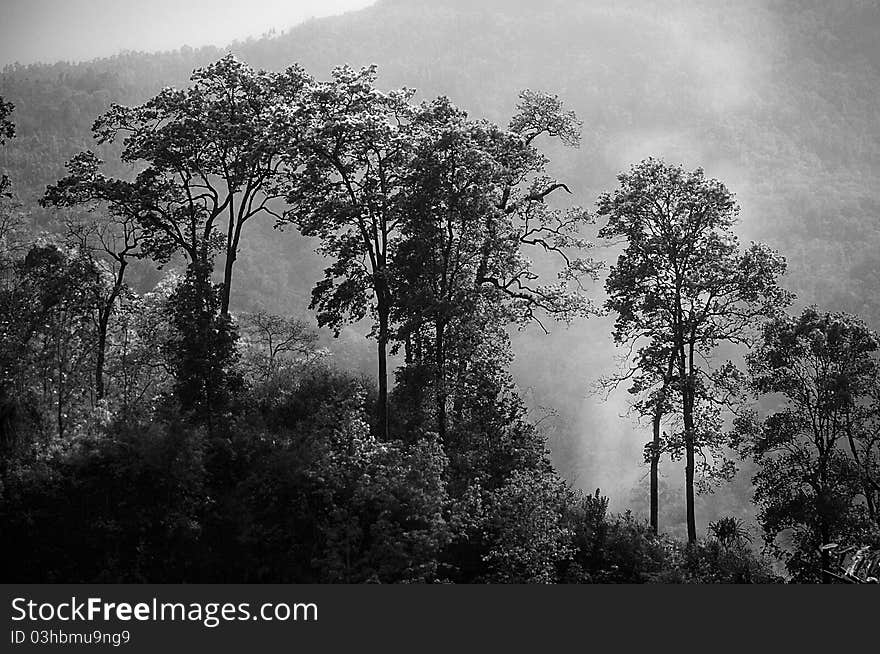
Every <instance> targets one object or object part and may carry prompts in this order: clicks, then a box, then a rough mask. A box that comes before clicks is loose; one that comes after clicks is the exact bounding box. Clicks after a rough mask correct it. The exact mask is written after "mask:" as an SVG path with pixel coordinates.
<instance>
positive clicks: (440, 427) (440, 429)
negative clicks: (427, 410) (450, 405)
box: [434, 320, 446, 446]
mask: <svg viewBox="0 0 880 654" xmlns="http://www.w3.org/2000/svg"><path fill="white" fill-rule="evenodd" d="M435 330H436V331H435V343H434V350H435V352H434V354H435V357H436V361H437V367H436V371H435V374H436V376H437V378H436V379H435V380H434V392H435V401H436V403H437V435H438V436H439V437H440V442H441V443H442V444H443V445H444V446H445V445H446V344H445V340H444V337H445V332H446V325H445V324H444V323H443V321H442V320H438V321H437V323H436V325H435Z"/></svg>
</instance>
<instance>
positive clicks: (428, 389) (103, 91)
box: [0, 0, 880, 583]
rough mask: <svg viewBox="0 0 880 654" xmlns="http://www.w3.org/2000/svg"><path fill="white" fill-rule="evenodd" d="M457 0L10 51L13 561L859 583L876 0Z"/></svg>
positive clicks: (9, 566)
mask: <svg viewBox="0 0 880 654" xmlns="http://www.w3.org/2000/svg"><path fill="white" fill-rule="evenodd" d="M472 4H473V3H465V2H458V1H456V0H444V1H442V2H421V1H420V0H409V1H403V0H397V1H392V0H385V1H384V2H379V3H378V4H377V5H375V6H373V7H371V8H369V9H366V10H363V11H360V12H357V13H353V14H350V15H346V16H342V17H338V18H332V19H322V20H320V21H312V22H309V23H307V24H305V25H302V26H300V27H297V28H295V29H292V30H290V31H289V32H286V33H284V34H281V35H280V36H276V35H272V36H266V37H263V38H260V39H253V40H249V41H247V42H244V43H236V44H233V46H231V47H230V48H229V51H231V52H233V53H234V54H226V52H225V51H223V50H219V49H216V48H202V49H199V50H192V49H189V48H184V49H182V50H180V51H176V52H171V53H163V54H149V55H148V54H139V53H127V54H122V55H119V56H117V57H113V58H109V59H102V60H96V61H92V62H87V63H80V64H71V63H57V64H51V65H42V64H41V65H33V66H17V65H16V66H8V67H7V68H6V69H5V70H4V72H3V73H2V75H0V97H2V102H0V127H2V128H0V141H2V143H0V169H2V173H3V178H2V183H0V184H2V186H0V191H2V198H0V203H2V205H0V274H2V287H0V314H2V318H0V332H2V351H0V375H2V376H0V521H2V525H3V530H2V535H0V538H2V540H3V547H4V550H5V551H6V552H8V553H10V555H9V556H7V557H5V559H4V564H3V572H4V575H5V578H6V579H7V580H18V581H153V582H158V581H166V582H189V581H256V582H310V581H320V582H371V581H372V582H526V583H537V582H544V583H552V582H562V583H566V582H568V583H582V582H775V581H785V580H791V581H797V582H818V581H824V582H828V581H832V580H834V579H843V578H846V574H844V573H843V565H842V564H843V561H844V558H843V557H844V555H846V554H847V553H848V552H856V551H858V552H859V553H858V554H857V555H856V556H855V557H854V558H853V557H852V556H850V557H848V558H847V559H846V560H847V561H849V565H850V566H851V567H850V570H851V571H853V573H854V574H856V575H857V576H859V577H860V578H865V577H866V576H869V575H873V576H875V577H876V576H877V570H876V569H874V570H873V571H872V570H871V566H873V567H874V568H876V566H877V565H878V563H877V558H876V556H873V558H872V555H871V554H870V549H869V548H870V547H871V546H877V545H878V544H880V517H878V514H877V503H878V502H880V353H878V350H880V336H878V333H877V332H876V331H875V330H874V329H875V327H876V326H877V324H878V321H880V304H878V294H877V291H876V281H877V280H878V279H880V276H878V266H880V260H878V259H877V254H876V252H877V245H878V241H880V228H878V211H880V200H878V199H877V197H876V192H875V191H874V186H875V180H876V178H877V174H878V173H880V143H878V136H880V125H878V124H877V120H878V117H877V114H876V111H875V110H874V107H875V106H876V101H877V100H878V97H877V92H878V91H877V89H880V85H878V82H880V56H877V54H878V53H877V47H878V46H877V43H876V39H875V38H874V34H875V29H874V28H875V27H876V26H877V25H878V23H880V9H878V8H877V6H876V5H875V4H874V3H870V2H856V1H851V2H844V3H835V4H834V5H831V6H827V5H825V4H823V3H819V2H815V3H814V2H786V1H784V0H779V1H777V2H757V1H753V2H746V3H739V4H738V5H737V6H736V7H733V8H727V9H725V10H724V11H723V12H722V11H719V10H718V9H717V5H715V4H714V3H710V2H701V1H699V0H697V1H693V2H679V1H675V0H664V1H663V2H659V3H651V4H650V5H646V4H645V3H639V2H632V3H629V2H622V3H621V2H616V3H610V2H605V1H600V0H596V1H595V2H585V3H571V2H552V1H551V2H542V3H534V2H527V1H525V0H522V1H518V2H516V3H510V2H508V3H504V6H505V11H504V12H499V11H496V9H497V7H496V5H500V4H501V3H494V2H485V3H481V4H479V5H478V6H472ZM511 6H515V11H511V10H510V7H511ZM374 63H376V64H378V66H376V65H372V64H374ZM410 87H415V88H416V89H417V90H413V89H411V88H410ZM733 191H736V196H735V195H734V193H733ZM646 440H647V443H645V441H646ZM597 486H598V487H599V490H594V489H596V487H597ZM582 489H590V490H589V492H587V491H585V490H582Z"/></svg>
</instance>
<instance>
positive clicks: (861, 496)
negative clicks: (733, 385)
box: [737, 307, 880, 582]
mask: <svg viewBox="0 0 880 654" xmlns="http://www.w3.org/2000/svg"><path fill="white" fill-rule="evenodd" d="M878 352H880V337H878V335H877V334H876V333H875V332H873V331H872V330H870V329H868V327H867V326H866V325H865V323H864V322H862V321H861V320H859V319H858V318H856V317H854V316H851V315H847V314H840V313H837V314H835V313H823V312H820V311H819V310H818V309H816V308H815V307H808V308H806V309H804V311H803V312H802V313H801V314H800V315H799V316H797V317H788V316H785V317H779V318H777V319H775V320H773V321H772V322H770V323H768V324H767V325H766V326H765V327H764V330H763V338H762V340H761V342H760V344H759V346H758V347H757V348H756V349H755V350H754V351H753V352H752V353H751V354H750V355H749V357H748V364H749V373H750V385H751V387H752V389H753V391H754V392H755V394H756V395H757V396H759V397H764V396H770V397H773V398H776V400H777V401H776V402H774V404H775V407H774V409H773V410H771V411H770V412H769V413H768V415H766V416H765V417H763V418H762V417H760V416H759V415H758V413H757V411H756V412H753V413H752V414H750V415H748V416H743V417H742V418H741V419H740V420H738V422H737V430H738V433H739V435H740V436H741V437H742V438H744V439H745V449H746V451H747V452H748V453H750V454H752V455H753V456H754V458H755V461H756V463H757V464H758V471H757V473H756V475H755V478H754V484H755V501H756V503H757V504H758V507H759V514H758V520H759V521H760V523H761V526H762V528H763V530H764V535H765V539H766V540H767V542H768V544H769V545H771V546H772V547H773V548H774V549H775V550H776V552H777V553H780V554H782V555H783V557H784V558H785V560H786V563H787V565H788V568H789V570H790V571H791V572H792V573H793V574H794V575H795V577H796V578H797V579H800V580H812V579H817V578H819V577H821V578H822V579H823V580H824V581H825V582H829V581H830V575H829V574H828V571H829V569H830V567H831V566H830V559H829V553H828V550H827V549H825V548H823V546H825V545H828V544H830V543H831V542H832V541H835V542H839V543H849V544H856V545H858V544H861V543H864V542H865V540H866V539H867V538H868V537H869V535H870V533H871V531H872V530H873V531H874V533H875V534H876V533H877V531H878V527H880V524H878V521H877V501H878V497H880V496H878V491H880V486H878V483H877V482H878V477H877V471H878V468H877V462H878V450H877V444H878V422H877V411H878V407H877V404H876V389H877V385H878V379H880V365H878V360H877V354H878ZM782 532H788V533H790V542H791V543H792V545H793V550H791V551H786V550H785V548H784V547H783V546H780V545H779V544H778V543H777V539H778V538H779V536H780V535H781V534H782Z"/></svg>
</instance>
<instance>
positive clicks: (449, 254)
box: [392, 91, 598, 442]
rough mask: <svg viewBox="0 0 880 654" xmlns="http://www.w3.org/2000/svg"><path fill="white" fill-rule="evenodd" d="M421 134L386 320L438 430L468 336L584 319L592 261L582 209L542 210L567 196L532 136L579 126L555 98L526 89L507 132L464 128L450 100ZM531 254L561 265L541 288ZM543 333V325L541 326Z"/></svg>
mask: <svg viewBox="0 0 880 654" xmlns="http://www.w3.org/2000/svg"><path fill="white" fill-rule="evenodd" d="M418 121H419V126H420V127H421V128H422V131H421V132H420V133H419V134H418V135H417V136H416V139H417V143H416V147H415V152H414V158H413V161H412V164H411V171H410V172H409V176H408V178H407V183H406V197H405V204H404V206H405V209H404V211H403V212H402V227H401V232H402V239H401V243H400V245H399V247H398V249H397V251H396V253H395V258H394V267H393V270H392V279H393V280H394V291H395V306H394V309H393V310H392V319H393V322H394V324H395V328H396V336H397V340H398V343H402V344H404V345H405V349H406V362H407V365H408V366H411V367H413V368H414V369H421V370H424V371H426V374H427V379H428V380H429V382H430V383H431V384H432V385H433V393H434V404H435V413H436V424H437V429H438V432H439V434H440V437H441V440H442V441H444V442H445V440H446V432H447V427H448V425H447V422H448V420H447V404H448V403H449V399H450V397H453V396H455V394H456V393H457V392H458V391H460V388H458V387H459V386H460V383H459V382H460V378H461V377H462V376H463V374H464V372H465V368H466V367H467V365H468V362H469V361H471V360H473V358H474V354H475V353H476V350H475V349H471V350H470V351H468V348H469V347H470V348H473V347H474V346H476V345H477V344H478V343H479V342H480V340H481V339H479V338H475V337H474V335H473V334H470V335H469V334H468V333H467V332H468V331H470V332H473V331H474V330H477V331H480V332H483V333H489V332H493V331H494V328H493V325H492V323H495V324H496V325H507V324H509V323H519V324H526V323H528V322H537V323H538V324H539V325H540V326H541V327H542V328H543V327H544V324H543V322H542V320H543V319H546V318H547V317H548V316H549V317H550V318H552V319H559V320H570V319H571V318H572V317H574V316H578V315H589V314H590V313H591V312H592V306H591V304H590V302H589V301H588V300H587V299H586V298H585V297H584V296H583V295H582V294H581V292H582V291H583V290H584V288H583V281H584V279H585V278H591V279H594V278H595V273H596V270H597V269H598V264H596V263H595V262H593V261H592V260H590V259H588V258H586V257H583V256H580V255H581V252H580V251H582V250H585V249H587V248H588V246H589V244H588V243H587V242H586V241H585V240H583V239H582V238H581V236H580V231H581V230H582V228H583V227H584V226H585V225H587V224H590V223H591V220H590V218H589V216H588V215H587V214H586V212H584V211H583V210H582V209H580V208H577V207H574V208H571V209H569V210H567V211H562V210H558V209H554V208H550V207H549V206H548V204H547V202H548V201H549V198H550V197H551V196H552V195H553V194H554V193H555V192H557V191H561V190H563V189H565V190H567V188H566V187H565V186H564V185H563V184H561V183H558V182H556V181H555V180H552V179H550V178H548V177H547V176H546V175H545V174H544V169H545V167H546V165H547V163H548V160H547V159H546V157H545V156H544V155H543V154H542V153H541V151H540V150H539V149H538V148H537V146H536V145H535V140H536V139H537V138H538V137H540V136H548V137H551V138H559V139H561V140H562V141H563V142H564V143H565V144H567V145H570V146H575V145H577V139H578V129H579V123H578V122H577V119H576V118H575V116H574V114H573V113H572V112H569V111H565V110H564V109H563V107H562V104H561V102H559V100H558V99H557V98H556V97H555V96H549V95H546V94H538V93H533V92H530V91H526V92H524V93H522V94H521V96H520V104H519V106H518V107H517V112H516V115H515V116H514V118H513V119H512V120H511V123H510V126H509V128H508V130H502V129H500V128H498V127H497V126H495V125H493V124H491V123H488V122H486V121H469V120H467V117H466V114H465V113H464V112H463V111H461V110H460V109H458V108H456V107H455V106H453V105H452V104H451V103H450V102H449V101H448V99H446V98H438V99H437V100H435V101H433V102H431V103H425V104H423V105H422V108H421V112H420V114H419V117H418ZM533 249H537V250H539V251H540V253H539V254H538V256H542V255H543V256H544V257H545V258H546V259H547V260H548V261H549V262H550V263H553V264H556V266H557V267H558V269H559V272H558V279H556V280H554V283H548V282H547V281H546V280H544V279H542V278H541V276H540V275H539V274H538V273H537V272H536V271H535V267H534V266H533V264H532V263H531V262H530V261H529V259H528V255H529V251H530V250H533ZM545 331H546V329H545Z"/></svg>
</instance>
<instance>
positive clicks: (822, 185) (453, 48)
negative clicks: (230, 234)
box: [0, 0, 880, 517]
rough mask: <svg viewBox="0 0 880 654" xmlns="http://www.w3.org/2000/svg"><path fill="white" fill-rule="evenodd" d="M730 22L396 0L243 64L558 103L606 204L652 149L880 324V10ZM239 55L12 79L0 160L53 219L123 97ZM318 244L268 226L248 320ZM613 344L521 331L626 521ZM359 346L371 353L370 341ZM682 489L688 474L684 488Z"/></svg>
mask: <svg viewBox="0 0 880 654" xmlns="http://www.w3.org/2000/svg"><path fill="white" fill-rule="evenodd" d="M502 6H503V7H504V8H505V11H504V12H500V11H499V8H500V7H502ZM514 6H515V10H514V9H513V7H514ZM719 7H720V5H719V3H717V2H713V1H711V0H693V1H685V0H662V1H659V2H650V3H649V2H639V1H637V0H624V1H622V2H621V1H618V2H615V1H613V0H588V1H583V2H572V1H565V0H541V1H531V0H515V1H514V2H511V1H507V2H501V0H484V1H483V2H480V3H474V2H467V1H465V0H380V1H379V2H378V3H377V4H376V5H374V6H372V7H370V8H368V9H365V10H362V11H359V12H356V13H352V14H348V15H344V16H340V17H334V18H327V19H321V20H315V21H311V22H309V23H306V24H303V25H301V26H299V27H297V28H295V29H292V30H290V31H288V32H286V33H284V34H282V35H281V36H276V37H272V38H268V37H267V38H261V39H253V40H249V41H247V42H243V43H235V44H233V45H231V46H230V48H229V49H230V50H232V51H234V52H236V54H238V55H239V56H240V57H241V58H242V59H244V60H246V61H247V62H248V63H250V64H252V65H254V66H259V67H266V68H271V69H278V68H281V67H284V66H286V65H288V64H290V63H293V62H299V63H301V64H302V65H304V66H305V67H306V68H307V69H308V70H309V71H310V72H312V73H314V74H316V75H318V76H322V75H326V74H327V72H328V71H329V70H330V69H331V68H332V67H333V66H335V65H337V64H342V63H351V64H353V65H364V64H369V63H376V64H378V65H379V67H380V72H381V79H382V81H383V83H384V84H386V85H387V86H401V85H406V86H409V87H415V88H417V89H418V90H419V93H420V95H422V96H426V97H427V96H432V95H437V94H445V95H448V96H450V97H451V98H452V100H453V101H454V102H456V103H457V104H459V105H461V106H462V107H464V108H466V109H468V111H469V112H470V113H471V114H472V115H474V116H483V117H486V118H489V119H491V120H495V121H499V122H505V121H506V117H507V116H508V115H509V113H510V111H511V109H512V107H513V105H514V103H515V101H516V95H517V93H518V91H519V90H520V89H523V88H534V89H542V90H549V91H552V92H555V93H558V94H559V95H560V96H562V97H563V98H564V99H565V101H566V102H567V103H568V104H569V105H570V106H571V107H572V108H573V109H575V111H576V112H577V113H578V115H579V116H580V118H581V119H582V120H583V121H584V138H583V142H582V145H581V147H580V149H579V150H577V151H561V150H560V151H556V150H553V151H551V156H552V158H553V162H554V164H553V165H554V170H555V171H556V172H557V173H558V174H559V175H560V177H562V178H565V179H566V180H568V181H570V182H571V185H572V189H573V190H574V192H575V194H576V197H577V200H578V201H580V202H582V203H584V204H585V205H591V204H592V203H593V202H594V200H595V197H596V195H597V194H598V193H599V192H600V191H601V190H604V189H606V188H609V187H611V186H612V185H613V184H614V175H615V174H616V173H617V172H618V171H619V170H621V169H623V168H626V167H628V166H629V165H630V164H631V163H634V162H636V161H638V160H640V159H642V158H644V157H647V156H649V155H653V156H660V157H664V158H666V159H669V160H671V161H676V162H682V163H684V164H685V165H687V166H691V167H696V166H703V167H704V168H705V169H706V170H707V172H708V173H709V174H710V175H712V176H716V177H718V178H720V179H722V180H723V181H725V182H726V183H727V184H728V186H730V188H731V189H732V190H733V191H735V192H736V193H737V196H738V198H739V200H740V203H741V205H742V219H743V224H742V229H741V234H742V236H743V238H744V240H748V239H760V240H765V241H767V242H769V243H770V244H772V245H773V246H774V247H777V248H779V249H780V250H781V251H782V252H783V253H784V254H785V255H786V257H787V258H788V260H789V264H790V274H789V276H788V278H787V285H788V287H789V288H791V289H792V290H794V291H796V292H797V293H798V296H799V303H800V304H806V303H812V302H816V303H820V304H822V305H824V306H825V307H828V308H832V309H846V310H850V311H855V312H858V313H860V314H862V315H863V316H864V317H865V318H867V319H869V320H870V321H872V322H873V323H874V324H875V325H877V324H878V323H880V296H878V295H877V294H876V292H875V291H876V287H877V283H878V281H880V254H878V252H880V248H878V246H880V196H878V194H877V191H876V180H877V179H878V176H880V114H878V112H877V110H876V107H877V106H878V104H880V41H878V40H877V39H876V34H877V31H878V28H880V5H878V4H877V3H875V2H871V1H870V0H844V1H841V2H835V3H825V2H820V1H819V0H803V1H795V0H776V1H772V0H747V1H745V2H740V3H735V4H734V5H729V4H726V5H724V8H723V9H721V8H719ZM222 52H223V50H222V49H216V48H202V49H198V50H192V49H183V50H180V51H176V52H169V53H161V54H142V53H128V54H122V55H119V56H116V57H112V58H108V59H101V60H96V61H91V62H87V63H78V64H72V63H56V64H46V65H35V66H25V67H18V66H11V67H7V68H6V69H5V70H4V71H3V73H2V75H0V95H2V96H3V97H4V98H6V99H7V100H10V101H12V102H13V103H14V104H15V105H16V112H15V114H14V119H15V121H16V124H17V127H18V137H17V138H16V139H15V140H13V141H11V142H10V143H9V144H8V146H7V147H6V148H5V150H4V151H3V152H2V153H0V167H2V168H5V169H8V170H9V171H10V176H11V177H12V179H13V181H14V183H15V185H16V188H17V191H18V194H19V198H20V200H21V202H22V207H23V210H24V211H26V212H28V213H29V214H30V216H31V219H32V220H33V221H34V223H35V224H37V225H45V224H47V222H46V220H47V219H46V216H45V215H44V214H43V212H42V210H39V209H37V208H35V206H34V198H35V197H36V196H37V195H38V194H39V193H40V192H41V190H42V189H43V188H44V187H45V185H46V184H48V183H50V182H52V181H54V180H55V179H56V178H57V177H58V176H59V175H60V174H61V173H62V171H63V162H64V161H65V159H66V158H67V157H69V156H70V155H72V154H73V153H74V152H76V151H77V150H79V149H81V148H83V147H89V146H90V145H91V144H90V139H89V127H90V125H91V123H92V121H93V120H94V118H95V117H96V116H97V115H98V114H99V113H100V112H101V111H103V110H104V109H105V108H106V107H107V106H108V105H109V103H110V102H120V103H125V104H129V103H136V102H139V101H142V100H144V99H145V98H147V97H149V96H150V95H151V94H153V93H155V92H156V91H157V90H158V89H159V88H161V87H162V86H165V85H180V84H184V83H185V82H186V80H187V78H188V76H189V74H190V72H191V70H192V69H193V68H195V67H198V66H201V65H204V64H206V63H208V62H210V61H212V60H214V59H216V58H218V57H219V56H220V55H221V54H222ZM591 236H592V235H591ZM311 249H312V246H311V244H310V243H307V242H304V241H302V240H301V239H298V238H297V237H296V236H295V235H292V234H288V235H286V237H285V238H283V239H279V238H274V237H273V233H272V231H271V228H270V226H268V225H266V226H263V227H261V228H258V229H255V231H254V233H253V235H252V237H251V239H250V241H249V244H248V246H247V250H248V251H247V252H246V253H245V255H244V256H243V257H242V267H241V280H242V288H243V289H246V290H245V291H244V292H243V293H242V297H240V298H238V302H239V304H240V305H241V306H246V305H248V306H249V305H256V304H260V303H263V304H266V303H273V304H274V305H276V306H280V307H284V308H286V309H288V310H290V311H303V310H304V308H305V305H306V304H307V300H308V293H309V290H310V287H311V285H312V283H313V281H314V279H315V278H316V276H317V275H318V274H319V270H320V266H321V264H320V261H318V260H317V259H316V257H315V256H314V255H313V254H311ZM596 293H597V295H599V294H600V289H599V287H598V286H597V289H596ZM608 331H609V322H608V321H606V320H598V319H597V320H593V321H591V322H590V323H589V324H579V325H574V326H573V327H572V328H570V329H567V330H566V329H563V328H561V327H560V328H558V329H556V330H555V331H554V333H553V334H552V335H551V336H550V337H543V336H541V335H538V334H537V333H532V332H526V333H523V334H520V335H519V336H518V337H517V338H516V345H517V363H516V369H517V371H518V377H519V380H520V384H521V385H522V387H523V388H524V389H525V391H526V395H527V398H528V400H529V402H530V404H531V406H532V407H534V408H535V410H536V411H540V410H541V409H540V408H541V407H546V408H548V409H552V410H554V411H556V415H555V417H553V419H551V420H548V421H546V423H545V425H546V426H547V427H548V429H549V430H550V434H549V435H550V437H551V442H552V443H553V445H554V454H555V459H556V462H557V464H558V465H559V467H560V469H561V470H562V471H563V473H564V474H566V475H567V476H569V477H570V478H572V479H575V480H576V481H577V482H578V483H580V484H582V485H583V486H585V487H590V488H595V487H596V486H601V487H602V488H603V490H604V491H607V492H609V493H611V494H612V496H614V497H615V499H616V505H617V507H618V508H622V507H623V506H626V505H627V504H628V503H629V502H628V500H629V497H628V495H629V490H630V488H631V487H632V486H633V485H634V484H635V483H636V482H637V479H638V477H639V476H640V473H639V472H638V469H637V468H636V463H637V462H638V461H639V459H640V452H641V447H642V446H641V440H642V438H643V436H642V435H641V434H637V433H636V432H635V430H634V428H633V426H632V424H631V423H630V422H629V421H628V420H627V419H626V418H620V417H619V416H620V414H622V413H623V412H624V411H625V408H626V407H625V399H626V398H625V397H616V398H614V399H613V401H611V402H608V403H604V404H603V403H602V402H601V401H600V400H599V398H597V397H591V396H589V395H588V392H589V387H590V384H591V383H592V382H593V381H594V380H595V379H596V377H598V376H599V375H600V374H601V373H602V372H603V371H607V370H608V369H610V367H611V366H613V363H614V361H613V355H612V354H611V353H610V350H611V348H610V338H609V337H608ZM348 345H349V346H350V347H351V348H352V349H353V350H357V348H358V343H357V339H356V338H354V337H353V336H350V341H348ZM548 353H550V354H548ZM553 353H555V354H557V355H558V356H555V355H554V354H553ZM563 354H564V356H563ZM353 356H354V355H353ZM621 470H624V471H633V472H632V473H630V472H625V473H623V474H621V472H620V471H621ZM679 476H680V474H679V472H678V470H675V471H670V472H669V477H668V478H669V483H670V484H671V485H675V484H677V483H678V477H679ZM745 486H747V484H746V485H743V484H739V486H737V488H740V490H739V491H737V492H736V493H733V492H726V493H722V494H720V495H719V497H718V498H716V499H714V500H713V501H712V504H713V505H714V508H713V506H710V505H707V508H706V511H707V514H706V515H707V516H710V517H711V516H713V515H715V514H716V513H717V512H719V511H723V512H727V513H731V512H734V511H736V510H739V508H738V507H740V506H741V505H742V503H741V502H739V501H738V499H737V498H738V495H739V493H745V492H747V489H746V488H745ZM722 506H723V508H720V507H722ZM731 506H733V507H734V508H733V509H731Z"/></svg>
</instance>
